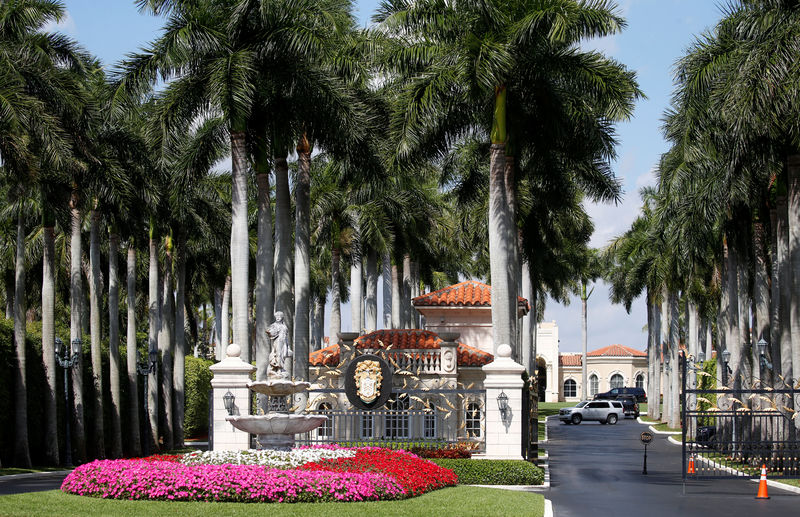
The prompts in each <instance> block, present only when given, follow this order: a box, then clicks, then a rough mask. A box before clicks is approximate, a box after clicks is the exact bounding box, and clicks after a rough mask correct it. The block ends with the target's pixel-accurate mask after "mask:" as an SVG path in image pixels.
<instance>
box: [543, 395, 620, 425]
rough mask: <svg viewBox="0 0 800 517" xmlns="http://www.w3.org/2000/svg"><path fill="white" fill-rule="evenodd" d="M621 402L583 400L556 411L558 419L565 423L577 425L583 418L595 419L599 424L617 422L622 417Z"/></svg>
mask: <svg viewBox="0 0 800 517" xmlns="http://www.w3.org/2000/svg"><path fill="white" fill-rule="evenodd" d="M623 416H624V410H623V409H622V402H620V401H618V400H584V401H583V402H579V403H578V404H577V405H576V406H575V407H569V408H563V409H561V410H560V411H559V412H558V419H559V420H561V421H562V422H564V423H565V424H575V425H578V424H580V423H581V422H582V421H584V420H596V421H598V422H600V423H601V424H611V425H614V424H616V423H617V420H619V419H620V418H623Z"/></svg>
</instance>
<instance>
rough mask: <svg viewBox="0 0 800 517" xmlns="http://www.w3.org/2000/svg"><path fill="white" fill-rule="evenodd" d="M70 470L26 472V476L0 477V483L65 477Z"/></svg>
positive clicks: (10, 475)
mask: <svg viewBox="0 0 800 517" xmlns="http://www.w3.org/2000/svg"><path fill="white" fill-rule="evenodd" d="M70 472H72V470H54V471H52V472H28V473H26V474H9V475H8V476H0V483H2V482H3V481H14V480H15V479H31V478H49V477H58V476H62V475H66V474H69V473H70Z"/></svg>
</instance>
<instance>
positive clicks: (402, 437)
mask: <svg viewBox="0 0 800 517" xmlns="http://www.w3.org/2000/svg"><path fill="white" fill-rule="evenodd" d="M343 399H344V391H343V390H336V389H322V390H311V391H309V400H310V401H311V407H310V408H309V409H308V411H307V413H309V414H321V415H325V416H327V417H328V421H327V422H326V423H325V424H323V425H322V426H320V427H318V428H317V429H315V430H313V431H310V432H308V433H303V434H300V435H297V437H296V442H297V444H298V445H317V444H325V443H339V444H359V445H374V446H384V447H387V446H388V447H407V446H422V447H436V446H443V445H448V444H455V443H459V442H467V443H470V444H472V445H473V447H475V448H476V450H483V449H485V436H486V411H485V403H486V391H485V390H458V389H445V390H435V389H431V390H406V391H403V392H397V393H393V394H392V396H391V397H390V400H389V403H388V404H387V405H386V406H385V407H383V408H381V409H378V410H361V409H355V408H351V407H349V404H342V401H343ZM344 400H346V399H344ZM343 405H347V406H348V407H347V409H339V407H341V406H343Z"/></svg>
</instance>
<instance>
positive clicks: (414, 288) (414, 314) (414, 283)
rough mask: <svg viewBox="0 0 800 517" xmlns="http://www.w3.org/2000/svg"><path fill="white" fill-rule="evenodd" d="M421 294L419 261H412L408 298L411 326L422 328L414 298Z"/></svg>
mask: <svg viewBox="0 0 800 517" xmlns="http://www.w3.org/2000/svg"><path fill="white" fill-rule="evenodd" d="M417 296H419V263H417V262H412V263H411V297H410V300H408V310H409V311H411V327H412V328H415V329H418V328H422V327H420V324H419V312H418V311H417V310H416V309H415V308H414V298H416V297H417Z"/></svg>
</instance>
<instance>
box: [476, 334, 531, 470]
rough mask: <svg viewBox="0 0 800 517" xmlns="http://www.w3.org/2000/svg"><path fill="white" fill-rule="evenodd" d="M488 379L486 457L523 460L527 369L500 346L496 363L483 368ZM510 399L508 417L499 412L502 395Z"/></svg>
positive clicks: (485, 385)
mask: <svg viewBox="0 0 800 517" xmlns="http://www.w3.org/2000/svg"><path fill="white" fill-rule="evenodd" d="M482 369H483V372H484V373H485V374H486V380H485V381H484V383H483V386H484V388H485V389H486V456H485V457H486V458H487V459H514V460H519V459H522V445H521V444H522V424H523V421H524V419H525V418H524V415H523V414H522V385H523V382H522V372H523V371H524V370H525V367H524V366H522V365H521V364H519V363H516V362H514V360H512V359H511V347H510V346H509V345H507V344H502V345H500V346H499V347H497V354H496V355H495V359H494V361H492V362H491V363H489V364H487V365H486V366H483V368H482ZM501 393H503V394H505V397H507V398H508V409H507V410H506V412H505V416H503V414H502V413H501V411H500V407H499V404H498V398H499V397H500V394H501Z"/></svg>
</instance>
